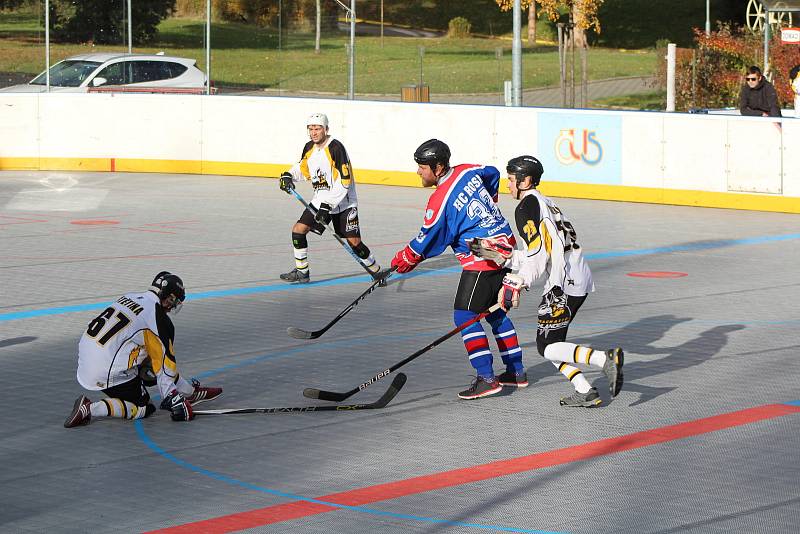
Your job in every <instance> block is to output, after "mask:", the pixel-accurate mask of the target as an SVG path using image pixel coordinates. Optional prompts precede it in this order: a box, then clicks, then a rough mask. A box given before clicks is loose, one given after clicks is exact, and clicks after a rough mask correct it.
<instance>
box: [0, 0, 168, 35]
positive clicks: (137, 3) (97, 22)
mask: <svg viewBox="0 0 800 534" xmlns="http://www.w3.org/2000/svg"><path fill="white" fill-rule="evenodd" d="M0 1H4V0H0ZM5 1H8V0H5ZM12 1H13V0H12ZM59 8H60V9H63V11H62V13H65V14H64V15H62V18H63V20H64V22H63V25H62V26H61V27H60V28H58V31H57V35H58V37H59V38H60V39H62V40H65V41H70V42H89V41H91V42H94V43H99V44H110V43H114V44H118V43H120V42H122V36H123V34H124V32H127V21H124V20H123V13H125V14H126V16H127V0H81V1H80V2H74V3H73V2H69V1H66V0H61V1H60V2H59ZM174 9H175V0H131V22H132V26H133V30H132V32H131V33H132V35H133V42H134V43H135V44H143V43H146V42H148V41H151V40H152V39H153V38H154V37H155V35H156V33H157V32H158V30H157V27H158V24H159V22H161V21H162V20H163V19H165V18H166V17H167V16H168V15H170V14H171V13H172V12H173V11H174ZM66 13H69V14H66Z"/></svg>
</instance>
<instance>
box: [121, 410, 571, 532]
mask: <svg viewBox="0 0 800 534" xmlns="http://www.w3.org/2000/svg"><path fill="white" fill-rule="evenodd" d="M134 426H135V427H136V432H137V433H138V434H139V438H140V439H141V440H142V441H143V442H144V444H145V445H147V446H148V447H149V448H150V449H151V450H153V451H154V452H156V453H157V454H159V455H160V456H162V457H164V458H166V459H167V460H169V461H170V462H173V463H175V464H177V465H178V466H180V467H184V468H186V469H188V470H190V471H193V472H195V473H197V474H200V475H204V476H207V477H209V478H213V479H215V480H219V481H221V482H225V483H227V484H232V485H234V486H241V487H243V488H245V489H248V490H251V491H258V492H261V493H268V494H270V495H275V496H278V497H283V498H287V499H292V500H295V501H303V502H310V503H314V504H322V505H325V506H330V507H333V508H339V509H342V510H350V511H353V512H362V513H365V514H371V515H377V516H384V517H388V518H391V519H406V520H411V521H420V522H424V523H433V524H437V525H450V526H457V527H469V528H476V529H481V530H494V531H498V532H522V533H527V534H567V533H565V532H554V531H550V530H528V529H521V528H513V527H504V526H500V525H482V524H479V523H464V522H461V521H451V520H449V519H438V518H435V517H425V516H418V515H410V514H398V513H394V512H387V511H385V510H376V509H373V508H367V507H365V506H348V505H346V504H337V503H333V502H327V501H322V500H319V499H314V498H311V497H304V496H302V495H295V494H293V493H286V492H283V491H279V490H274V489H270V488H264V487H261V486H256V485H255V484H251V483H249V482H244V481H242V480H238V479H236V478H232V477H229V476H227V475H223V474H220V473H215V472H214V471H209V470H208V469H204V468H202V467H199V466H196V465H194V464H191V463H189V462H187V461H186V460H181V459H180V458H177V457H176V456H173V455H172V454H170V453H168V452H167V451H165V450H164V449H162V448H161V447H159V445H158V444H157V443H156V442H154V441H153V440H152V439H150V436H148V435H147V434H146V433H145V431H144V425H143V424H142V420H141V419H137V420H136V421H135V422H134Z"/></svg>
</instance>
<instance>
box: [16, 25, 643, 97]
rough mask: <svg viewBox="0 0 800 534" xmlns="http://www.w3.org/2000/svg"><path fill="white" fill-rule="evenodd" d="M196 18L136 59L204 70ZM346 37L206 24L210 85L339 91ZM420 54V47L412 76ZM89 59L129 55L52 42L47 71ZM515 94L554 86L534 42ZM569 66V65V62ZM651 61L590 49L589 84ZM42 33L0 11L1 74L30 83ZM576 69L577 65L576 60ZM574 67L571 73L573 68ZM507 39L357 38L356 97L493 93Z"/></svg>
mask: <svg viewBox="0 0 800 534" xmlns="http://www.w3.org/2000/svg"><path fill="white" fill-rule="evenodd" d="M204 34H205V27H204V23H203V21H201V20H192V19H186V18H172V19H167V20H165V21H163V22H162V24H161V25H160V27H159V35H158V39H157V41H156V42H155V43H152V44H151V45H149V46H146V47H135V48H134V52H141V53H152V52H159V51H163V52H165V53H166V54H172V55H178V56H184V57H191V58H195V59H197V60H198V66H199V67H200V68H202V69H204V68H205V66H204V62H205V51H204V48H203V39H204ZM348 42H349V36H348V35H347V34H345V33H339V34H336V35H325V36H324V37H323V39H322V43H321V53H320V54H315V53H314V35H313V34H303V33H296V32H295V33H290V32H287V31H284V32H283V33H282V34H281V35H280V38H279V36H278V34H277V32H276V31H275V30H274V29H268V28H258V27H255V26H252V25H244V24H236V23H224V22H220V23H214V24H212V29H211V44H212V63H211V66H212V76H211V77H212V79H213V80H214V83H215V84H216V85H217V86H234V87H244V88H254V89H255V88H271V89H282V90H287V91H312V92H331V93H345V92H346V91H347V81H348V61H347V49H346V46H345V45H346V43H348ZM420 47H424V54H423V55H422V60H421V65H422V68H421V69H420ZM94 51H104V52H105V51H123V52H124V51H127V47H125V46H117V47H113V46H102V47H100V46H93V45H91V44H85V45H73V44H59V43H52V44H51V63H54V62H55V61H57V60H60V59H63V58H65V57H67V56H70V55H74V54H78V53H86V52H94ZM523 52H524V53H523V86H524V87H525V88H536V87H546V86H554V85H558V51H557V48H556V47H555V46H553V45H548V44H539V45H537V46H536V47H525V48H524V51H523ZM576 61H577V60H576ZM656 61H657V57H656V52H655V51H654V50H652V49H644V50H620V49H610V48H593V49H590V51H589V55H588V65H589V79H590V80H597V79H605V78H615V77H621V76H650V75H652V74H653V73H654V72H655V65H656ZM44 64H45V62H44V32H43V31H42V28H41V22H40V21H39V19H38V17H37V15H36V14H28V15H25V14H20V13H11V14H10V13H6V12H0V72H18V73H20V72H22V73H26V74H29V75H31V76H33V75H35V74H38V73H39V72H41V71H43V70H44ZM578 65H579V61H578ZM578 68H579V67H578ZM511 69H512V66H511V41H510V40H504V39H487V38H470V39H448V38H435V39H414V38H398V37H395V38H388V37H387V38H385V40H384V46H383V47H381V45H380V39H379V38H377V37H361V36H358V37H357V38H356V81H355V86H356V92H357V93H365V94H369V93H372V94H396V93H399V91H400V88H401V86H403V85H407V84H414V83H419V81H420V70H421V71H422V81H423V82H424V83H426V84H428V85H429V86H430V90H431V92H432V93H435V94H449V93H496V92H501V91H502V84H503V80H510V79H511Z"/></svg>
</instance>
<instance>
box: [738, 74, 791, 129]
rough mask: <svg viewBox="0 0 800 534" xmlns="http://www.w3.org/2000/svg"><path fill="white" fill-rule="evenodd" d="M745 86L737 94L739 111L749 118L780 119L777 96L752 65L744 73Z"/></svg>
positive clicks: (773, 88)
mask: <svg viewBox="0 0 800 534" xmlns="http://www.w3.org/2000/svg"><path fill="white" fill-rule="evenodd" d="M744 79H745V84H744V85H743V86H742V92H741V93H740V94H739V111H741V113H742V115H748V116H751V117H780V116H781V110H780V108H779V107H778V94H777V93H776V92H775V87H773V86H772V84H771V83H769V82H768V81H767V80H766V79H765V78H764V76H762V74H761V69H759V68H758V67H756V66H755V65H753V66H752V67H749V68H748V69H747V72H746V73H745V78H744Z"/></svg>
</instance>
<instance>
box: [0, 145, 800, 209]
mask: <svg viewBox="0 0 800 534" xmlns="http://www.w3.org/2000/svg"><path fill="white" fill-rule="evenodd" d="M289 167H290V165H289V164H274V163H241V162H228V161H193V160H156V159H114V160H112V159H110V158H36V157H30V158H8V157H1V158H0V170H52V171H101V172H104V171H105V172H107V171H111V170H112V168H113V170H115V171H120V172H163V173H176V174H216V175H223V176H261V177H270V178H276V177H277V176H279V175H280V173H281V172H283V171H285V170H286V169H288V168H289ZM408 168H409V169H413V168H414V164H413V162H412V163H411V164H409V165H408ZM353 174H354V175H355V177H356V182H357V183H363V184H375V185H395V186H403V187H421V183H420V178H419V176H417V174H416V172H414V171H411V170H409V171H380V170H373V169H354V171H353ZM539 189H540V190H541V191H542V193H544V194H545V195H548V196H554V197H565V198H585V199H591V200H613V201H621V202H642V203H649V204H669V205H674V206H695V207H705V208H728V209H740V210H750V211H774V212H783V213H800V197H783V196H780V195H770V194H757V193H734V192H730V193H729V192H709V191H691V190H685V189H660V188H650V187H632V186H622V185H595V184H576V183H564V182H547V181H545V182H544V183H542V184H541V185H540V186H539ZM500 191H501V192H503V193H508V185H507V180H501V181H500Z"/></svg>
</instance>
